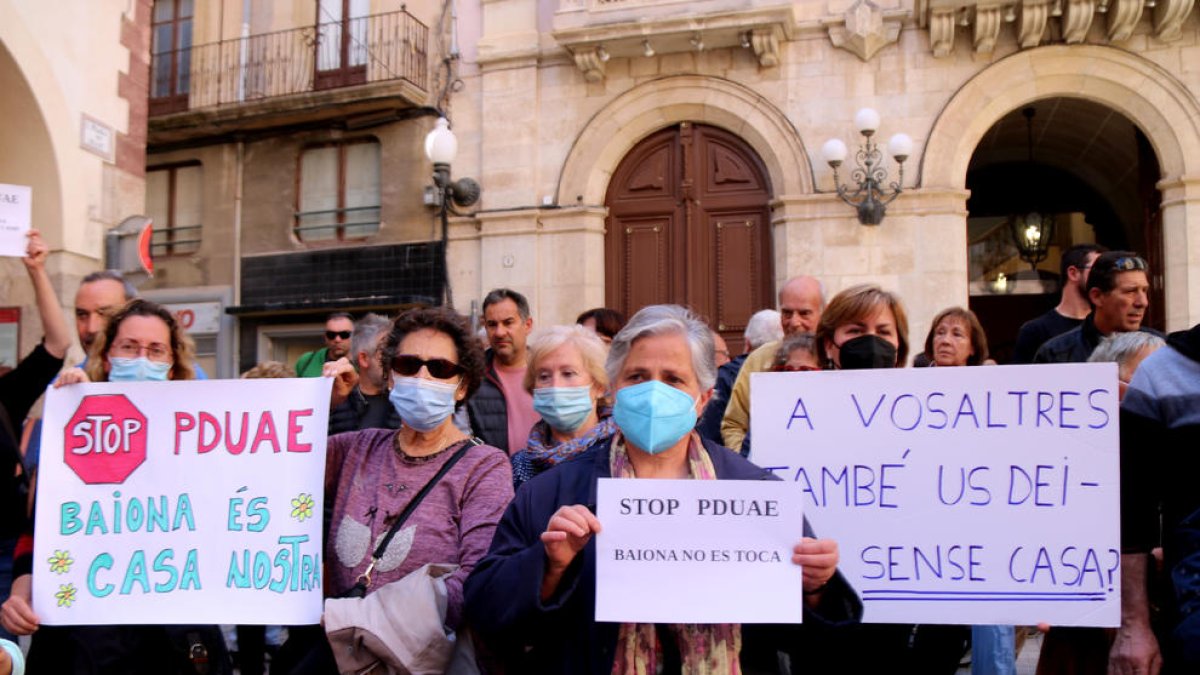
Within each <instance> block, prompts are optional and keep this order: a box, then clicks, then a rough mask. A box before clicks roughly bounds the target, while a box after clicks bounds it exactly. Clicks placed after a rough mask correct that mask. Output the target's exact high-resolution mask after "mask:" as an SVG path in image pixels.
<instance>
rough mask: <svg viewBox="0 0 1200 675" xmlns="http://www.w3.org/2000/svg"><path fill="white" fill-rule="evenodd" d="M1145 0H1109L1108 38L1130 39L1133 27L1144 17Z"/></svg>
mask: <svg viewBox="0 0 1200 675" xmlns="http://www.w3.org/2000/svg"><path fill="white" fill-rule="evenodd" d="M1144 4H1145V3H1144V0H1109V3H1108V39H1109V40H1110V41H1112V42H1120V41H1122V40H1128V39H1129V36H1130V35H1133V29H1134V28H1136V27H1137V24H1138V21H1141V19H1142V6H1143V5H1144Z"/></svg>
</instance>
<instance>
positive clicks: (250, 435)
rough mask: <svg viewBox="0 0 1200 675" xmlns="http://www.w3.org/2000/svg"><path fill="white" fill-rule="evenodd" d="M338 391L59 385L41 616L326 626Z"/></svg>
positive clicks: (272, 384) (240, 384) (42, 529)
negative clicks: (325, 546) (325, 529)
mask: <svg viewBox="0 0 1200 675" xmlns="http://www.w3.org/2000/svg"><path fill="white" fill-rule="evenodd" d="M330 386H331V380H329V379H326V378H313V379H288V380H207V381H190V382H140V383H95V384H80V385H70V386H66V387H62V388H60V389H51V390H49V392H48V394H47V396H46V415H45V422H44V424H43V431H42V454H41V460H40V466H39V477H38V500H37V514H36V517H37V521H36V529H35V533H34V574H33V607H34V610H35V611H36V612H37V613H38V616H39V617H40V618H41V620H42V622H43V623H46V624H49V625H63V624H123V623H192V624H194V623H233V624H256V623H262V624H285V625H291V624H304V623H316V622H317V621H318V620H319V619H320V616H321V596H322V594H321V553H322V550H321V525H322V522H321V521H322V518H321V514H322V508H323V507H322V501H323V499H322V497H323V490H324V474H325V440H326V425H327V422H328V415H329V394H330Z"/></svg>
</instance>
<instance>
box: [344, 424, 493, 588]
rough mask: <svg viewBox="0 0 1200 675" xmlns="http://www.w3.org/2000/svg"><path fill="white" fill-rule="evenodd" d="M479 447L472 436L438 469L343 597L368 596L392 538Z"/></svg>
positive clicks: (481, 443) (397, 518)
mask: <svg viewBox="0 0 1200 675" xmlns="http://www.w3.org/2000/svg"><path fill="white" fill-rule="evenodd" d="M477 445H483V441H481V440H479V439H478V438H475V437H474V436H472V437H471V438H468V439H467V440H466V442H465V443H463V446H462V447H461V448H459V449H458V450H457V451H455V453H454V454H453V455H452V456H451V457H450V459H448V460H446V463H445V464H443V465H442V468H440V469H438V472H437V473H436V474H434V475H433V478H430V479H429V482H428V483H426V484H425V487H423V488H421V491H420V492H418V493H417V496H416V497H413V498H412V501H411V502H409V503H408V506H405V507H404V510H403V511H401V512H400V515H399V516H397V517H396V522H394V523H392V526H391V527H390V528H389V529H388V531H387V534H385V535H383V539H382V540H380V542H379V546H376V547H375V552H374V553H372V554H371V564H369V565H367V569H366V570H364V571H363V573H362V574H361V575H359V577H358V583H356V584H354V587H353V588H351V589H350V590H348V591H346V592H345V593H343V594H342V595H341V597H343V598H361V597H363V596H364V595H366V594H367V589H368V588H370V587H371V572H373V571H375V565H377V564H378V563H379V561H380V559H382V558H383V554H384V552H385V551H387V547H388V544H390V543H392V537H394V536H396V533H397V532H399V531H400V528H401V527H403V526H404V521H406V520H408V517H409V516H411V515H412V513H413V511H416V510H417V507H418V506H420V504H421V502H422V501H424V499H425V496H426V495H428V494H429V491H430V490H432V489H433V486H435V485H437V483H438V481H440V480H441V479H442V477H443V476H445V475H446V474H447V473H449V471H450V469H453V468H454V465H455V464H458V460H460V459H462V458H463V455H465V454H467V451H468V450H470V449H471V448H473V447H475V446H477Z"/></svg>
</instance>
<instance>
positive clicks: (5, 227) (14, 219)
mask: <svg viewBox="0 0 1200 675" xmlns="http://www.w3.org/2000/svg"><path fill="white" fill-rule="evenodd" d="M32 196H33V190H32V189H31V188H29V186H26V185H6V184H4V183H0V256H11V257H15V258H24V257H25V249H26V248H27V246H28V243H29V242H28V241H26V237H25V233H26V232H28V231H29V224H30V222H31V220H32V218H33V215H32V214H33V211H32V209H31V204H32Z"/></svg>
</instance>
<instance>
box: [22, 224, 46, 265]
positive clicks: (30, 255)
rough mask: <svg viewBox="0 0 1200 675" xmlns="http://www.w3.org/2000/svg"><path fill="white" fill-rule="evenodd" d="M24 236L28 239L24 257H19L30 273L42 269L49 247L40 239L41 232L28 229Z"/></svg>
mask: <svg viewBox="0 0 1200 675" xmlns="http://www.w3.org/2000/svg"><path fill="white" fill-rule="evenodd" d="M25 236H26V238H27V239H28V240H29V241H28V243H27V244H26V246H25V257H24V258H21V262H23V263H25V268H26V269H28V270H29V271H30V272H31V273H32V272H37V271H38V270H41V269H44V268H45V266H46V256H48V255H50V247H49V246H47V245H46V242H45V240H43V239H42V233H41V232H38V231H37V230H29V231H28V232H26V233H25Z"/></svg>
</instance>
